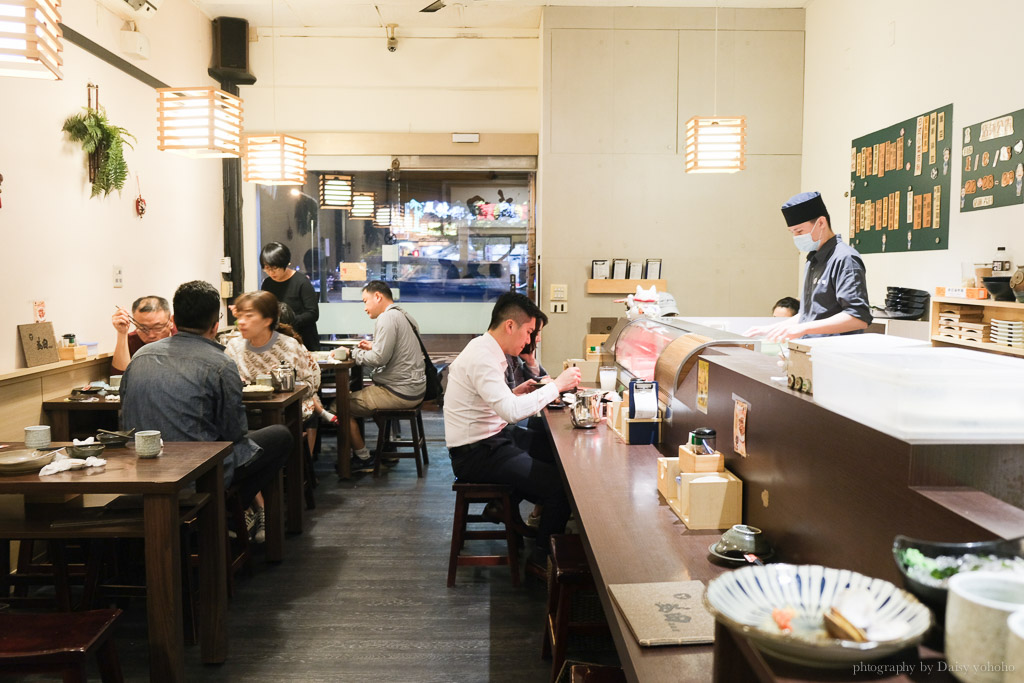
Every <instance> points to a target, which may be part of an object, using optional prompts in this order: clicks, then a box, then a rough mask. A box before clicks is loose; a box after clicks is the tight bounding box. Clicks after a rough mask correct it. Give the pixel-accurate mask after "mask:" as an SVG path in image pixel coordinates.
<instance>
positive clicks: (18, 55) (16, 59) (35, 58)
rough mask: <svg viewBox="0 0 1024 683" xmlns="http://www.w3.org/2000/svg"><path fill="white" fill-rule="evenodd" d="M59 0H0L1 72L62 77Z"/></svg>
mask: <svg viewBox="0 0 1024 683" xmlns="http://www.w3.org/2000/svg"><path fill="white" fill-rule="evenodd" d="M59 8H60V0H0V76H19V77H22V78H45V79H50V80H54V81H59V80H61V78H62V76H61V73H60V67H61V66H62V65H63V64H64V61H63V59H62V58H61V54H60V53H61V52H62V51H63V50H64V47H63V45H61V38H62V37H63V35H64V34H63V32H62V31H61V28H60V9H59Z"/></svg>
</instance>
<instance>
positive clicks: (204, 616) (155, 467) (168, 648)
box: [0, 441, 231, 683]
mask: <svg viewBox="0 0 1024 683" xmlns="http://www.w3.org/2000/svg"><path fill="white" fill-rule="evenodd" d="M59 445H60V444H54V447H55V448H56V447H58V446H59ZM7 446H8V447H9V448H10V447H20V446H22V444H7ZM3 450H6V449H3ZM0 452H3V451H2V450H0ZM230 452H231V443H230V442H221V441H218V442H201V441H191V442H176V443H170V442H168V443H165V444H164V448H163V452H162V454H161V456H160V457H158V458H150V459H142V458H138V457H137V456H136V455H135V452H134V450H132V449H131V448H121V449H109V450H107V451H105V452H104V453H103V455H102V457H103V458H104V459H105V460H106V465H104V466H102V467H90V468H86V469H81V470H71V471H66V472H60V473H58V474H53V475H49V476H45V477H41V476H39V474H38V473H33V474H21V475H15V476H0V494H20V495H23V496H53V495H62V496H74V495H82V494H113V495H131V494H134V495H141V497H142V505H143V508H142V525H143V527H144V528H143V532H142V533H143V537H144V539H145V563H146V615H147V622H148V638H149V671H150V680H151V681H159V682H161V683H162V682H164V681H168V682H178V681H184V680H185V659H184V657H185V653H184V637H183V631H182V620H183V612H182V577H181V553H182V548H181V536H180V533H179V526H178V524H179V493H180V492H181V491H183V490H185V489H187V488H188V487H189V485H190V484H192V483H193V482H194V483H195V487H196V491H197V492H198V493H200V494H206V495H208V500H207V502H206V504H205V505H204V506H202V507H201V508H200V509H199V511H198V527H199V544H200V546H199V576H200V594H201V596H202V599H201V600H200V603H199V612H200V614H199V618H200V621H199V638H200V647H201V655H202V661H203V662H204V663H207V664H219V663H222V662H224V661H225V660H226V659H227V653H228V635H227V574H226V567H225V563H224V557H225V553H226V549H225V538H226V536H227V531H226V529H225V513H224V466H223V461H224V458H225V457H227V456H228V454H229V453H230ZM37 522H38V520H34V519H32V518H31V513H29V516H26V517H25V518H24V519H0V539H12V538H32V525H33V524H34V523H37ZM51 533H52V532H51ZM60 533H61V535H62V536H63V537H65V538H76V537H82V538H89V537H90V527H89V526H68V527H66V528H62V529H61V530H60ZM4 542H7V541H6V540H5V541H4Z"/></svg>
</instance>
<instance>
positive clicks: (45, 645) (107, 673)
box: [0, 609, 124, 683]
mask: <svg viewBox="0 0 1024 683" xmlns="http://www.w3.org/2000/svg"><path fill="white" fill-rule="evenodd" d="M120 616H121V610H119V609H101V610H92V611H89V612H70V613H61V614H5V613H3V614H0V671H3V672H4V673H5V674H33V673H47V672H52V671H59V672H61V674H62V675H63V677H64V681H65V683H76V682H78V681H83V682H84V681H85V680H86V673H85V664H86V661H87V660H88V658H89V657H90V656H91V655H93V654H95V655H96V658H97V660H98V661H99V666H100V676H101V677H102V679H103V681H104V683H122V682H123V681H124V676H123V675H122V673H121V664H120V662H119V661H118V658H117V650H116V649H115V647H114V641H113V640H112V639H111V636H112V635H113V631H114V624H115V622H116V621H117V619H118V617H120Z"/></svg>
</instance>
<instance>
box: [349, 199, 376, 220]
mask: <svg viewBox="0 0 1024 683" xmlns="http://www.w3.org/2000/svg"><path fill="white" fill-rule="evenodd" d="M374 203H375V199H374V194H373V193H372V192H353V193H352V210H351V211H349V214H348V217H349V218H364V219H371V220H372V219H373V209H374Z"/></svg>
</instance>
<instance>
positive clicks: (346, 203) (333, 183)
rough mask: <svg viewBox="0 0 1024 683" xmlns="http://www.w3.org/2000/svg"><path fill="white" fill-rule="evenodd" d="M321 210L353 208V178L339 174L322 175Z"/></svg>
mask: <svg viewBox="0 0 1024 683" xmlns="http://www.w3.org/2000/svg"><path fill="white" fill-rule="evenodd" d="M320 208H321V209H351V208H352V176H350V175H340V174H337V173H322V174H321V175H320Z"/></svg>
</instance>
